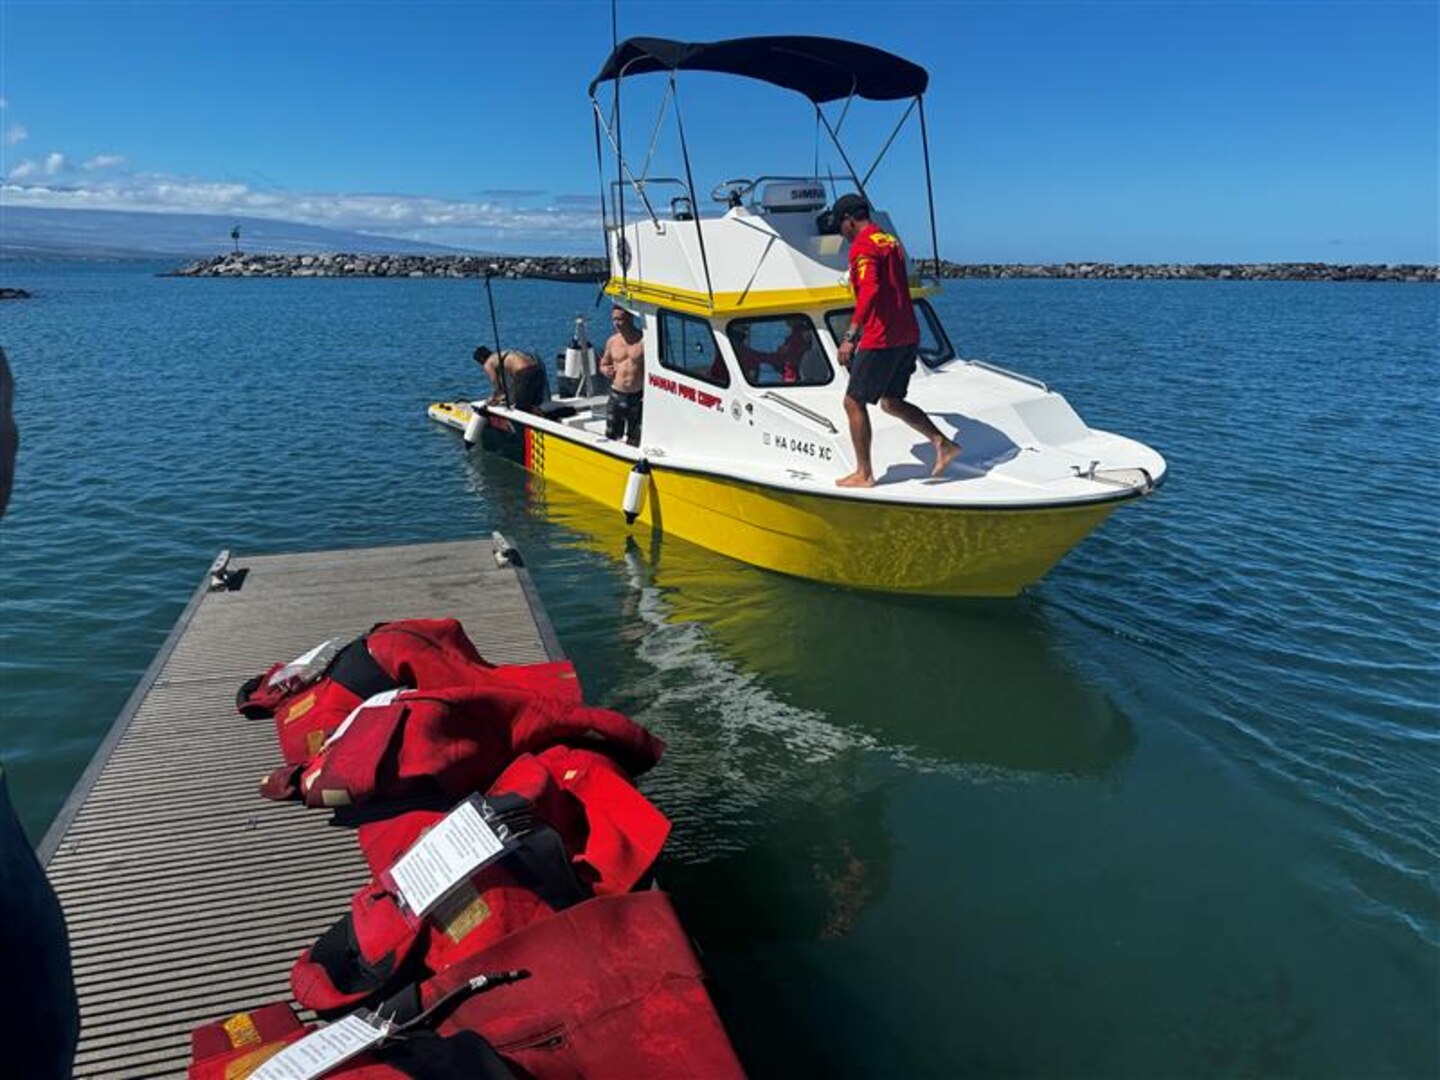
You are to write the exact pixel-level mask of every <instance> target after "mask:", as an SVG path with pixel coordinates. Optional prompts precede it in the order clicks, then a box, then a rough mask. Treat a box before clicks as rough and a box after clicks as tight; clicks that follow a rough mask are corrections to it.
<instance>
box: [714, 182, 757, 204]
mask: <svg viewBox="0 0 1440 1080" xmlns="http://www.w3.org/2000/svg"><path fill="white" fill-rule="evenodd" d="M754 190H755V181H754V180H744V179H740V180H722V181H720V183H718V184H716V185H715V190H713V191H712V192H710V198H712V199H714V200H715V201H716V202H717V203H723V204H724V205H725V206H739V205H740V202H741V200H742V199H744V198H745V196H746V195H749V194H750V192H752V191H754Z"/></svg>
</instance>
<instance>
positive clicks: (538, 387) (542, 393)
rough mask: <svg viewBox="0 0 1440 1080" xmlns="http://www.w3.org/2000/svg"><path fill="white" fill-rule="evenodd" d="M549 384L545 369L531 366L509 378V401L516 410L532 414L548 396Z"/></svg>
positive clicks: (534, 365) (537, 365)
mask: <svg viewBox="0 0 1440 1080" xmlns="http://www.w3.org/2000/svg"><path fill="white" fill-rule="evenodd" d="M549 384H550V380H548V379H547V378H546V377H545V369H544V368H543V367H541V366H540V365H539V364H531V365H530V366H529V367H527V368H522V369H521V370H520V371H519V372H517V373H516V374H514V375H511V376H510V387H509V389H510V401H511V403H512V404H513V405H514V406H515V408H517V409H520V410H522V411H524V412H534V411H535V410H536V409H538V408H540V406H541V405H542V404H544V402H545V399H546V398H547V397H548V396H549V394H550V385H549Z"/></svg>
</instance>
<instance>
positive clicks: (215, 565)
mask: <svg viewBox="0 0 1440 1080" xmlns="http://www.w3.org/2000/svg"><path fill="white" fill-rule="evenodd" d="M243 580H245V571H243V570H238V571H237V570H231V569H230V549H229V548H226V549H225V550H224V551H222V552H220V554H219V555H216V556H215V561H214V562H212V563H211V564H210V591H211V592H229V591H230V590H231V589H238V588H239V587H240V582H242V581H243Z"/></svg>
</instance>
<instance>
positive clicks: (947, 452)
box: [930, 439, 960, 476]
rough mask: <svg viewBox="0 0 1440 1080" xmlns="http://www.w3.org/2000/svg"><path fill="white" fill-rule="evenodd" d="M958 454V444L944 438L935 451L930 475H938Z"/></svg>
mask: <svg viewBox="0 0 1440 1080" xmlns="http://www.w3.org/2000/svg"><path fill="white" fill-rule="evenodd" d="M959 456H960V444H959V443H957V442H951V441H950V440H949V439H946V440H945V441H944V442H943V443H941V444H940V449H938V450H936V451H935V467H934V468H933V469H931V470H930V475H931V476H939V475H940V474H941V473H943V472H944V471H945V470H946V469H947V468H949V467H950V463H951V462H952V461H954V460H955V459H956V458H957V457H959Z"/></svg>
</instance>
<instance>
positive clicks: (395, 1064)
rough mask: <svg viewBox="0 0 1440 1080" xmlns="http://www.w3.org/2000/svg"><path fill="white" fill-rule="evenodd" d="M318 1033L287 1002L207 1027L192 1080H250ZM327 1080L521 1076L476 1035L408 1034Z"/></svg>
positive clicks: (194, 1054)
mask: <svg viewBox="0 0 1440 1080" xmlns="http://www.w3.org/2000/svg"><path fill="white" fill-rule="evenodd" d="M315 1028H316V1025H315V1024H302V1023H301V1022H300V1018H299V1017H298V1016H296V1015H295V1010H294V1009H293V1008H291V1006H290V1005H289V1004H288V1003H286V1002H276V1003H275V1004H272V1005H264V1006H262V1007H260V1008H258V1009H252V1010H250V1011H248V1012H242V1013H237V1014H236V1015H234V1016H232V1017H230V1018H229V1019H226V1020H217V1021H215V1022H214V1023H212V1024H205V1025H203V1026H201V1027H198V1028H196V1029H195V1030H194V1031H193V1032H191V1034H190V1069H189V1080H244V1078H246V1077H249V1076H250V1075H251V1074H252V1073H253V1072H254V1071H255V1070H256V1069H258V1068H260V1066H261V1065H264V1064H265V1062H267V1061H269V1060H270V1059H271V1058H272V1057H274V1056H275V1055H276V1054H278V1053H279V1052H280V1051H281V1050H284V1049H285V1047H287V1046H289V1045H290V1044H291V1043H293V1042H297V1041H299V1040H300V1039H301V1038H303V1037H304V1036H306V1035H308V1034H309V1033H310V1032H312V1031H314V1030H315ZM325 1075H326V1076H333V1077H345V1078H346V1080H398V1078H402V1077H409V1078H411V1080H442V1078H451V1077H457V1076H464V1077H474V1078H476V1080H511V1078H513V1077H514V1076H515V1074H514V1073H513V1072H511V1071H510V1069H509V1068H507V1067H506V1065H505V1062H504V1061H503V1060H502V1059H501V1057H500V1055H499V1054H497V1053H496V1052H495V1050H494V1048H493V1047H492V1046H491V1045H490V1044H489V1043H488V1042H486V1041H485V1039H484V1038H483V1037H482V1036H480V1035H479V1034H477V1033H476V1032H473V1031H458V1032H455V1033H454V1034H452V1035H436V1034H435V1033H434V1032H432V1031H425V1030H420V1031H415V1032H407V1033H406V1035H405V1038H404V1040H403V1041H397V1042H395V1043H391V1044H387V1045H385V1046H383V1047H381V1048H380V1049H379V1050H376V1051H373V1052H370V1053H366V1054H362V1055H361V1056H359V1057H357V1058H355V1059H354V1060H352V1061H348V1062H346V1063H345V1064H343V1065H341V1066H340V1067H339V1068H337V1069H335V1070H334V1071H332V1072H328V1073H326V1074H325Z"/></svg>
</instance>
